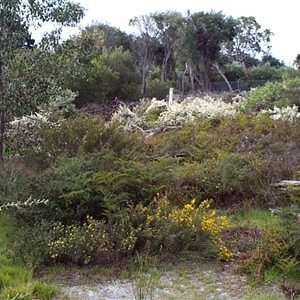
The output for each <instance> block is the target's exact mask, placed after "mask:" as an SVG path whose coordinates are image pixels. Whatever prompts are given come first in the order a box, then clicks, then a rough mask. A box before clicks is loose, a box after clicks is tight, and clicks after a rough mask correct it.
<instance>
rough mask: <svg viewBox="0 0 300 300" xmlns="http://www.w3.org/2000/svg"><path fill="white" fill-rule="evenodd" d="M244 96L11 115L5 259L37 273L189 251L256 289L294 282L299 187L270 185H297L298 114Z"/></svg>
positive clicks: (4, 190) (4, 188)
mask: <svg viewBox="0 0 300 300" xmlns="http://www.w3.org/2000/svg"><path fill="white" fill-rule="evenodd" d="M250 97H251V96H247V95H245V96H236V97H234V98H232V99H231V101H230V102H228V99H227V98H226V99H221V98H216V97H213V96H204V97H203V98H199V97H198V98H193V97H191V98H188V99H186V100H185V101H183V102H175V103H174V105H173V106H171V107H169V106H168V104H167V102H164V101H158V100H156V99H153V100H152V101H150V100H148V101H146V100H142V101H141V102H140V104H139V105H137V106H136V107H135V108H134V110H133V111H132V110H130V109H129V108H128V107H126V106H124V105H121V106H120V108H119V110H118V111H117V112H116V113H115V114H114V115H113V116H112V118H111V120H110V121H108V122H107V121H104V120H103V118H102V117H101V116H93V117H92V116H85V115H82V114H81V115H77V116H73V117H70V118H67V119H66V118H64V117H63V115H62V114H60V113H59V112H57V111H56V110H54V111H52V112H50V114H49V112H48V114H47V116H48V117H47V118H46V119H45V118H36V119H35V120H34V122H33V125H32V126H29V127H28V124H27V123H26V122H25V123H24V122H23V119H20V121H19V123H18V128H22V126H26V128H27V129H26V130H20V131H19V132H18V134H17V135H14V139H8V140H7V144H6V145H7V151H10V152H7V155H8V156H7V158H6V159H5V160H4V162H3V164H2V165H1V195H0V198H1V208H2V211H3V212H2V213H3V214H4V215H3V216H5V217H9V218H10V219H11V220H13V221H12V222H13V224H12V225H11V226H12V228H13V231H14V234H12V235H10V236H9V237H7V238H6V239H8V241H9V244H11V245H14V246H13V249H12V251H11V254H10V256H11V257H12V259H14V260H19V261H22V264H25V265H26V266H31V268H32V270H39V269H40V268H41V267H43V266H50V265H53V264H54V265H55V264H57V263H63V264H70V263H72V264H76V265H80V266H84V265H87V266H88V265H90V266H92V265H98V264H101V265H111V264H115V263H116V262H121V261H126V260H128V259H131V258H132V257H135V256H136V255H141V254H143V253H144V254H145V253H147V255H150V256H155V257H157V258H158V259H162V260H166V259H168V258H171V257H174V256H176V255H177V254H180V253H183V252H184V253H185V255H186V253H188V252H190V253H193V252H196V253H198V254H200V255H201V256H202V257H203V258H206V259H214V258H216V259H219V260H220V261H232V260H234V261H235V262H238V264H239V266H240V268H239V269H240V272H241V273H243V274H250V275H251V276H253V278H254V279H255V280H256V281H257V282H263V281H264V280H267V279H268V278H269V277H270V276H271V275H270V274H273V275H274V274H277V275H276V276H275V278H278V280H280V278H281V279H282V280H283V279H285V280H286V278H289V279H288V280H290V281H296V280H297V279H298V275H299V274H298V269H297V268H298V251H299V245H298V237H299V235H298V233H297V232H298V230H297V229H298V223H297V218H296V215H297V213H298V208H299V197H298V190H297V188H293V189H290V193H288V192H287V191H283V190H281V189H278V188H275V187H274V184H275V183H278V182H280V181H281V180H283V179H294V180H297V179H298V175H299V167H298V165H299V158H300V155H299V149H300V145H299V144H298V143H299V142H300V136H299V130H298V125H299V124H298V122H299V121H298V114H297V113H295V110H294V109H292V108H289V109H288V108H286V109H281V110H280V109H279V108H278V109H277V110H276V108H273V109H274V110H272V109H270V110H269V111H267V110H264V111H261V112H260V113H258V114H257V113H245V110H244V107H246V105H247V103H248V102H247V101H248V99H251V98H250ZM157 108H160V109H159V110H157ZM150 111H155V112H156V113H155V114H156V115H155V114H153V113H152V114H151V118H149V112H150ZM275 113H276V115H277V117H276V118H274V114H275ZM185 116H186V117H185ZM24 124H25V125H24ZM28 139H29V140H30V141H31V142H28ZM14 144H17V146H15V145H14ZM269 209H280V213H279V214H278V215H276V216H275V217H271V214H270V211H269ZM250 211H254V213H253V215H252V216H250V217H249V215H248V216H247V215H245V214H247V212H250ZM6 212H7V213H9V214H7V213H6ZM255 214H258V217H257V216H256V215H255ZM238 216H241V217H240V219H239V217H238ZM267 216H268V217H267ZM245 220H248V221H247V222H245ZM255 220H258V221H259V222H260V223H255ZM270 272H271V273H270ZM271 277H272V276H271ZM4 291H5V290H4Z"/></svg>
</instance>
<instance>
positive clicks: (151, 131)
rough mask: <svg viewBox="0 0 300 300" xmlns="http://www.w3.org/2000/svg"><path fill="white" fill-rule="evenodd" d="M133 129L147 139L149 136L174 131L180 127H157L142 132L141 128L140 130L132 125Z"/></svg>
mask: <svg viewBox="0 0 300 300" xmlns="http://www.w3.org/2000/svg"><path fill="white" fill-rule="evenodd" d="M134 128H136V129H138V130H139V131H140V132H141V133H142V134H143V135H145V136H146V137H149V136H153V135H155V134H158V133H160V132H162V133H163V132H166V131H169V130H174V129H178V128H181V126H166V127H157V128H152V129H146V130H144V129H143V128H141V127H139V126H137V125H134Z"/></svg>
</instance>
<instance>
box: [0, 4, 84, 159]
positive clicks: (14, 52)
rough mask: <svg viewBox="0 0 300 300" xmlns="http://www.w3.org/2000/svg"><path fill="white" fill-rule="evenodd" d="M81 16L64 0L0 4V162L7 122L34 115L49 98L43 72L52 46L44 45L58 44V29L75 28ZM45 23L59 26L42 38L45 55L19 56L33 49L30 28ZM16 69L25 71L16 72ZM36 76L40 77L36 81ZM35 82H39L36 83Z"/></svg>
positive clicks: (79, 12) (47, 81)
mask: <svg viewBox="0 0 300 300" xmlns="http://www.w3.org/2000/svg"><path fill="white" fill-rule="evenodd" d="M83 16H84V8H83V7H81V6H80V5H79V4H76V3H73V2H70V1H67V0H28V1H26V0H1V2H0V40H1V43H0V159H2V158H3V149H4V133H5V124H6V122H8V121H9V120H10V119H12V118H13V117H16V116H21V115H23V114H26V113H29V112H34V111H35V110H36V109H37V106H38V105H39V104H40V103H41V102H43V101H46V98H48V96H49V95H47V93H46V94H45V91H47V90H49V89H48V88H49V87H50V88H52V87H51V84H50V85H49V78H51V77H49V76H48V75H47V76H46V74H45V73H47V72H48V71H50V69H51V68H50V69H48V70H47V69H45V70H44V72H42V71H43V70H42V69H43V68H44V66H45V65H47V66H51V64H48V63H47V62H49V59H48V58H49V57H51V53H52V52H53V51H52V50H53V46H54V45H55V43H54V44H53V43H52V45H51V46H50V44H49V43H47V42H46V41H47V40H48V41H49V39H50V40H51V41H54V42H56V43H57V41H58V40H59V35H60V32H61V27H62V26H75V25H76V24H77V23H78V22H79V21H80V20H81V18H82V17H83ZM44 22H52V23H55V24H58V25H60V27H58V28H57V29H56V31H55V32H53V34H51V35H48V36H45V37H44V39H43V41H42V46H43V47H44V50H45V51H44V52H43V51H36V50H34V49H32V51H31V50H25V49H23V51H27V52H26V54H20V48H22V47H23V48H24V44H25V45H27V46H31V47H30V48H33V44H34V41H33V39H32V37H31V33H30V31H29V28H30V26H35V27H36V26H41V24H42V23H44ZM54 33H55V35H54ZM25 48H28V47H25ZM51 51H52V52H51ZM52 64H53V62H52ZM18 66H19V67H21V68H24V69H23V70H22V69H18ZM52 70H53V69H52ZM56 71H57V70H56ZM36 74H40V76H38V77H37V76H35V75H36ZM43 78H45V80H42V79H43ZM36 79H39V81H35V80H36ZM53 79H55V78H54V77H53ZM37 83H39V84H38V86H37ZM54 83H55V82H53V84H54ZM48 100H50V99H48Z"/></svg>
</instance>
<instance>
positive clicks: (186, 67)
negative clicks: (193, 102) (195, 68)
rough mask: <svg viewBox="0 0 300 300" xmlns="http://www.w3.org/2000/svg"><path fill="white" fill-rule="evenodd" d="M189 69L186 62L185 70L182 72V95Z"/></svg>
mask: <svg viewBox="0 0 300 300" xmlns="http://www.w3.org/2000/svg"><path fill="white" fill-rule="evenodd" d="M187 70H188V64H187V63H185V70H184V72H183V73H182V78H181V95H182V97H184V79H185V75H186V72H187Z"/></svg>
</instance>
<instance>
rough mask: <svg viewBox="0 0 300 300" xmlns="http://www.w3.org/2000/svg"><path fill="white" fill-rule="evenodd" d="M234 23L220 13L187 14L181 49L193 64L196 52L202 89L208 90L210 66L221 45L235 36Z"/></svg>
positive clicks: (217, 55)
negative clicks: (202, 70)
mask: <svg viewBox="0 0 300 300" xmlns="http://www.w3.org/2000/svg"><path fill="white" fill-rule="evenodd" d="M235 25H236V21H235V20H234V19H233V18H232V17H227V16H225V15H224V14H223V13H222V12H217V13H216V12H213V11H212V12H209V13H206V12H197V13H194V14H190V13H188V16H187V19H186V25H185V27H184V31H183V38H182V47H181V48H182V49H183V51H184V52H185V53H186V56H187V57H188V58H189V60H190V61H194V62H195V57H196V56H195V54H197V52H198V55H197V57H198V59H199V58H200V59H201V60H202V63H203V68H204V89H205V90H208V89H209V82H210V73H211V67H212V64H213V63H214V62H215V61H216V60H217V59H218V57H219V54H220V51H221V48H222V45H223V44H224V43H225V42H228V41H231V40H232V39H233V38H234V37H235V35H236V32H235Z"/></svg>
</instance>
